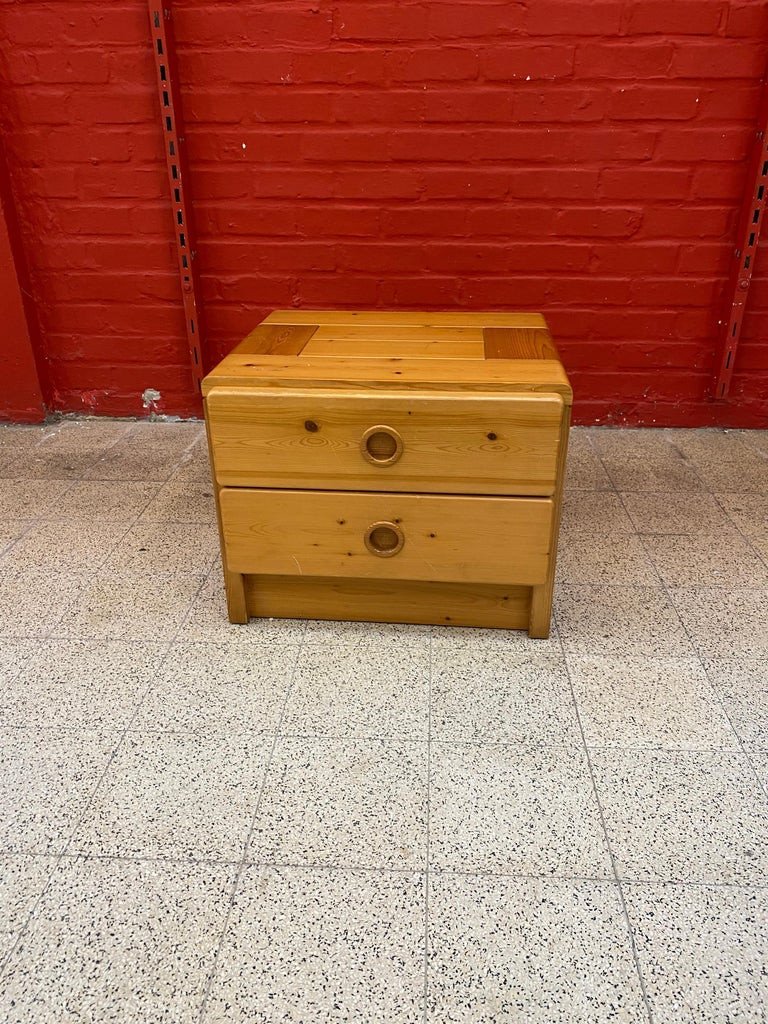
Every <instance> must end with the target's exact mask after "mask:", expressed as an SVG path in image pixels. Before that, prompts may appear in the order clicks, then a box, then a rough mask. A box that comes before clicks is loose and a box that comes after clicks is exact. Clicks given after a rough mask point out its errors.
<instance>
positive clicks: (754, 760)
mask: <svg viewBox="0 0 768 1024" xmlns="http://www.w3.org/2000/svg"><path fill="white" fill-rule="evenodd" d="M749 760H750V762H751V764H752V766H753V768H754V769H755V771H756V772H757V777H758V779H759V780H760V785H761V786H762V787H763V789H764V790H765V791H766V793H768V750H757V751H751V752H750V754H749Z"/></svg>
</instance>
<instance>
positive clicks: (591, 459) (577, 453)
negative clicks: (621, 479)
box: [565, 430, 613, 491]
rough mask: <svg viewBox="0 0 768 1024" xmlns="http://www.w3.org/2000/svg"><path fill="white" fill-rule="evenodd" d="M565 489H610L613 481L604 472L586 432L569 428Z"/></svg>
mask: <svg viewBox="0 0 768 1024" xmlns="http://www.w3.org/2000/svg"><path fill="white" fill-rule="evenodd" d="M565 488H566V490H567V491H612V490H613V483H612V482H611V479H610V477H609V476H608V474H607V473H606V472H605V469H604V467H603V464H602V463H601V461H600V459H599V458H598V456H597V452H596V451H595V450H594V448H593V447H592V445H591V443H590V441H589V438H588V437H587V435H586V434H583V433H581V432H580V431H578V430H571V436H570V438H569V441H568V458H567V460H566V464H565Z"/></svg>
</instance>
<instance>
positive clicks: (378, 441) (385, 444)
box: [360, 424, 403, 466]
mask: <svg viewBox="0 0 768 1024" xmlns="http://www.w3.org/2000/svg"><path fill="white" fill-rule="evenodd" d="M360 451H361V452H362V453H363V458H365V459H367V460H368V461H369V462H370V463H372V464H373V465H374V466H391V465H392V464H393V463H395V462H397V460H398V459H399V458H400V456H401V455H402V454H403V439H402V437H400V435H399V434H398V432H397V431H396V430H395V428H394V427H387V426H384V425H383V424H377V425H376V426H375V427H369V428H368V430H366V432H365V433H364V434H363V438H362V440H361V442H360Z"/></svg>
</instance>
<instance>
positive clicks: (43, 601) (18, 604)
mask: <svg viewBox="0 0 768 1024" xmlns="http://www.w3.org/2000/svg"><path fill="white" fill-rule="evenodd" d="M85 581H86V577H84V576H80V575H78V574H75V573H74V572H72V571H68V572H67V571H65V572H60V571H58V570H56V569H52V568H48V567H39V566H35V567H32V568H26V569H19V568H16V567H15V566H2V567H0V637H34V636H45V635H46V634H47V633H49V632H50V631H51V630H52V629H53V628H54V627H55V626H56V624H57V623H58V622H59V621H60V619H61V617H62V615H63V614H64V610H65V609H66V608H67V606H68V605H69V604H70V602H72V601H74V600H75V599H76V598H77V595H78V593H79V591H80V590H81V589H82V587H83V586H84V585H85Z"/></svg>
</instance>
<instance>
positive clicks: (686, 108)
mask: <svg viewBox="0 0 768 1024" xmlns="http://www.w3.org/2000/svg"><path fill="white" fill-rule="evenodd" d="M698 102H699V95H698V93H697V91H696V89H692V88H688V87H680V86H675V85H664V86H646V85H638V86H628V87H627V88H622V89H618V90H616V91H615V92H613V94H612V95H611V99H610V103H609V106H608V116H609V117H611V118H614V119H616V120H621V119H625V120H633V121H669V120H671V121H681V120H688V119H690V118H692V117H695V116H696V113H697V111H698Z"/></svg>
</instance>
